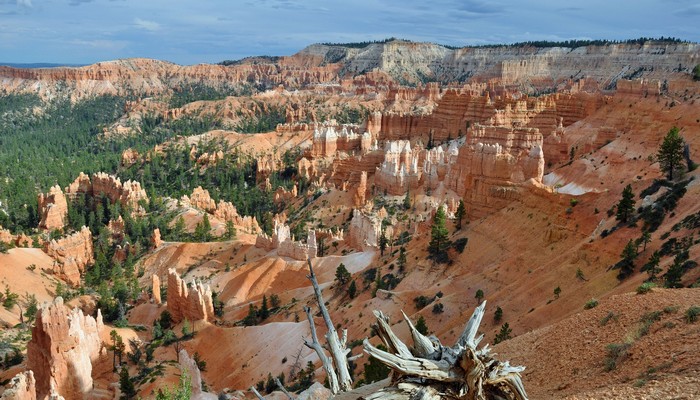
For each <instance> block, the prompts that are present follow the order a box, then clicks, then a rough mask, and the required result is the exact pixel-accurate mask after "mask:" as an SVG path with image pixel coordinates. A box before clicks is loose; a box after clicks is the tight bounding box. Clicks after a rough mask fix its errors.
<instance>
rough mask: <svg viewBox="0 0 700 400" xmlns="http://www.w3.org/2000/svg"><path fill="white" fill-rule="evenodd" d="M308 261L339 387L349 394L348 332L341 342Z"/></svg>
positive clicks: (350, 382)
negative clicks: (326, 329) (326, 330)
mask: <svg viewBox="0 0 700 400" xmlns="http://www.w3.org/2000/svg"><path fill="white" fill-rule="evenodd" d="M306 261H307V263H308V264H309V272H310V274H309V276H308V278H309V280H310V281H311V284H312V285H313V287H314V294H315V295H316V300H317V301H318V308H319V309H320V310H321V315H322V316H323V321H324V322H325V323H326V327H327V328H328V333H326V341H327V342H328V348H329V350H330V353H331V357H332V358H333V363H334V364H335V368H336V370H337V372H338V386H339V388H340V391H343V392H347V391H349V390H352V378H351V377H350V368H349V367H348V357H347V356H348V353H350V350H349V349H347V348H346V347H345V346H346V342H347V330H345V331H343V338H342V340H341V339H340V338H339V337H338V332H337V331H336V330H335V326H333V321H331V316H330V314H328V309H327V308H326V305H325V303H324V301H323V295H322V294H321V288H320V287H319V286H318V281H317V280H316V275H315V274H314V269H313V267H312V266H311V259H310V258H309V259H307V260H306ZM311 322H313V321H311ZM331 390H332V389H331ZM334 393H335V392H334Z"/></svg>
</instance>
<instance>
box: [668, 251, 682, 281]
mask: <svg viewBox="0 0 700 400" xmlns="http://www.w3.org/2000/svg"><path fill="white" fill-rule="evenodd" d="M679 256H680V254H679ZM679 256H676V258H675V259H674V260H673V264H671V266H670V267H669V268H668V271H666V274H665V275H664V286H666V287H667V288H682V287H683V284H682V283H681V278H682V277H683V263H682V262H681V258H680V257H679Z"/></svg>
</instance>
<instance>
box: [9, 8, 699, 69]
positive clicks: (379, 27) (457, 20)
mask: <svg viewBox="0 0 700 400" xmlns="http://www.w3.org/2000/svg"><path fill="white" fill-rule="evenodd" d="M524 4H526V5H524ZM392 36H393V37H399V38H405V39H410V40H414V41H430V42H437V43H442V44H449V45H458V46H462V45H474V44H489V43H512V42H520V41H527V40H566V39H600V38H606V39H628V38H637V37H640V36H647V37H649V36H652V37H658V36H674V37H679V38H682V39H686V40H691V41H696V42H697V41H700V1H691V0H666V1H660V0H636V1H634V2H629V1H614V0H605V1H601V0H586V1H580V0H579V1H576V2H567V1H561V0H537V1H522V0H521V1H518V0H495V1H480V0H434V1H429V0H358V1H350V0H346V1H336V0H325V1H324V0H306V1H303V0H226V1H219V0H216V1H214V0H188V1H184V0H168V1H165V0H0V61H2V62H15V63H26V62H57V63H92V62H96V61H104V60H112V59H117V58H128V57H148V58H157V59H162V60H168V61H172V62H176V63H179V64H196V63H202V62H212V63H213V62H218V61H221V60H225V59H239V58H242V57H245V56H250V55H290V54H293V53H295V52H297V51H299V50H301V49H302V48H304V47H305V46H307V45H309V44H312V43H318V42H349V41H365V40H381V39H384V38H387V37H392Z"/></svg>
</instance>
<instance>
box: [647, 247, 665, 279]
mask: <svg viewBox="0 0 700 400" xmlns="http://www.w3.org/2000/svg"><path fill="white" fill-rule="evenodd" d="M660 262H661V254H660V253H659V252H658V251H655V252H653V253H651V257H649V261H647V263H646V264H644V268H643V269H644V270H645V271H647V274H649V280H650V281H651V282H654V281H655V280H656V275H657V274H658V273H659V272H661V268H659V263H660Z"/></svg>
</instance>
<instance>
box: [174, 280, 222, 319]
mask: <svg viewBox="0 0 700 400" xmlns="http://www.w3.org/2000/svg"><path fill="white" fill-rule="evenodd" d="M167 304H168V311H170V314H171V315H172V317H173V321H175V323H178V322H181V321H184V320H188V321H201V320H211V319H213V318H214V303H213V302H212V297H211V289H210V288H209V285H204V284H202V283H195V282H192V283H191V284H190V285H187V284H186V283H185V281H183V280H182V279H180V276H179V275H178V273H177V271H176V270H175V269H174V268H171V269H169V270H168V301H167Z"/></svg>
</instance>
